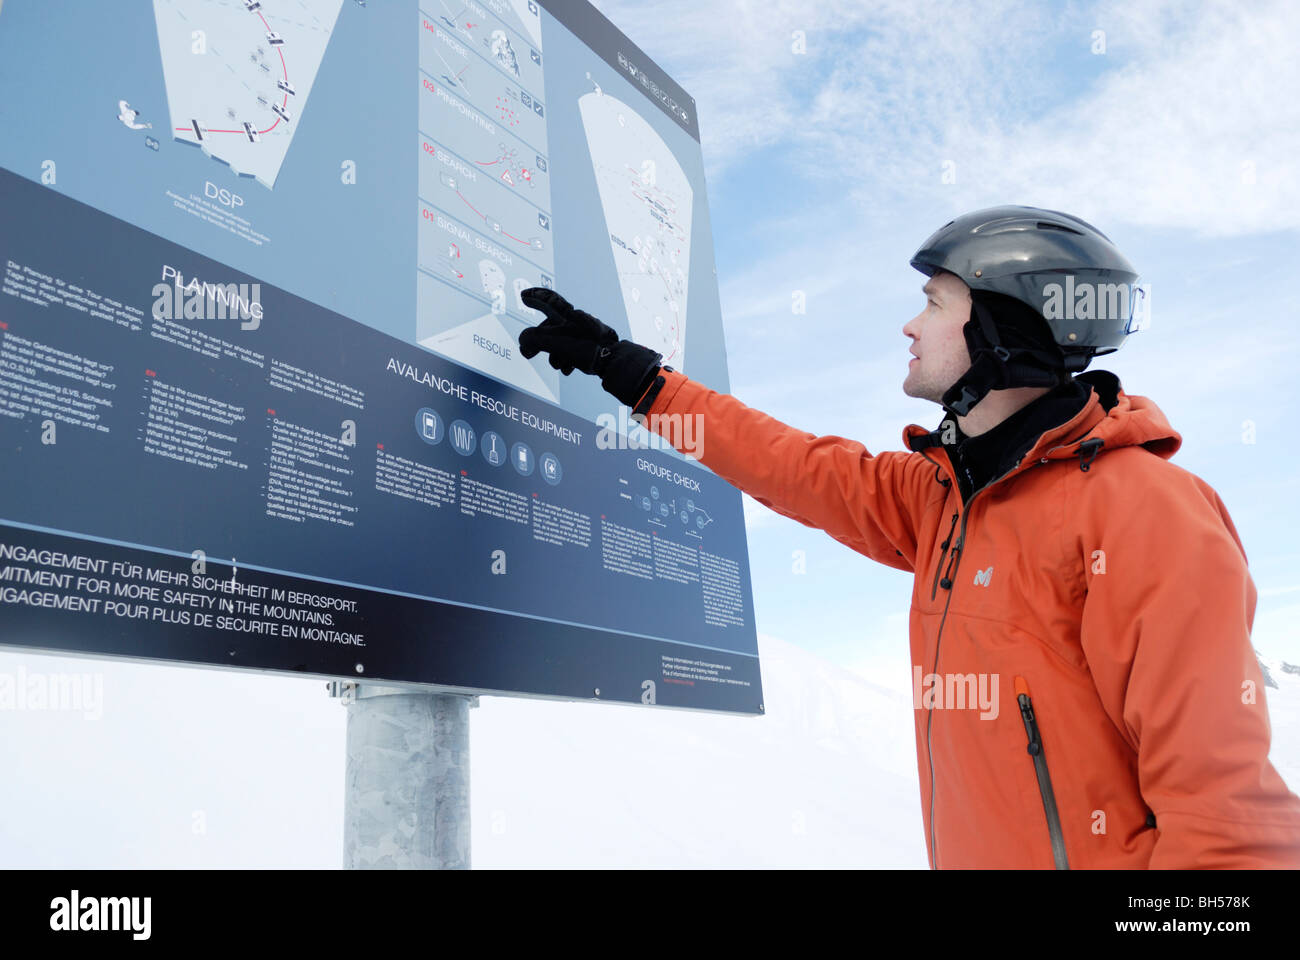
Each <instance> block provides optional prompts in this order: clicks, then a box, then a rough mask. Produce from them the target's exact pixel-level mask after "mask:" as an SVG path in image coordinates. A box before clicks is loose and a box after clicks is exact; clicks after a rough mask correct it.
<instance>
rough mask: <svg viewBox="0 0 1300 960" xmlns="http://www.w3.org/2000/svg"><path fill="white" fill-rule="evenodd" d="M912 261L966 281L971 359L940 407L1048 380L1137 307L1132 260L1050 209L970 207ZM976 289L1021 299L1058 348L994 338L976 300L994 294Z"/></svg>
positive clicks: (1115, 336) (1087, 356) (1131, 320)
mask: <svg viewBox="0 0 1300 960" xmlns="http://www.w3.org/2000/svg"><path fill="white" fill-rule="evenodd" d="M911 262H912V266H913V267H915V268H916V269H917V270H919V271H921V273H924V274H925V275H926V276H933V275H934V274H935V273H937V272H939V271H941V270H944V271H947V272H949V273H952V274H956V275H957V276H958V277H960V278H961V279H962V281H963V282H964V283H965V284H966V285H967V286H968V287H969V288H970V289H971V294H972V296H971V319H970V321H969V322H968V323H967V324H966V326H965V328H964V330H963V332H964V333H965V336H966V341H967V345H968V347H969V348H970V352H971V360H972V362H971V368H970V370H968V371H967V372H966V373H965V374H964V375H963V376H962V377H960V378H958V380H957V382H956V383H954V384H953V386H952V388H951V389H950V390H949V391H948V392H947V393H945V394H944V397H943V405H944V407H945V408H946V409H948V411H949V412H951V413H954V414H957V415H959V416H964V415H965V414H966V413H968V412H969V411H970V409H971V407H973V406H974V405H975V404H977V403H978V402H979V401H980V400H982V399H984V396H985V395H986V394H987V393H988V392H989V390H994V389H1005V388H1007V387H1013V386H1038V385H1042V384H1043V383H1045V382H1052V381H1051V380H1047V381H1045V380H1044V379H1043V377H1044V373H1043V371H1045V370H1053V369H1055V368H1057V367H1059V366H1060V365H1061V363H1062V360H1063V362H1064V373H1063V374H1062V375H1063V376H1064V375H1068V374H1069V373H1075V372H1078V371H1080V370H1083V369H1084V368H1085V367H1087V365H1088V363H1089V362H1090V361H1091V360H1092V358H1093V357H1095V356H1102V355H1105V354H1108V353H1114V352H1115V351H1116V350H1118V349H1119V348H1120V347H1121V346H1122V345H1123V344H1124V341H1125V340H1127V339H1128V336H1129V334H1131V333H1133V332H1134V330H1136V329H1137V328H1138V326H1139V318H1140V316H1141V315H1142V306H1141V304H1140V298H1141V297H1142V296H1143V292H1142V289H1141V287H1140V285H1139V283H1138V274H1137V271H1136V270H1134V269H1133V265H1132V264H1130V263H1129V262H1128V260H1127V259H1125V257H1124V255H1123V254H1121V253H1120V252H1119V250H1118V249H1117V248H1116V247H1115V244H1113V243H1112V242H1111V240H1110V238H1109V237H1107V236H1106V235H1105V234H1104V233H1102V232H1101V231H1100V230H1098V229H1097V228H1096V227H1094V226H1092V224H1090V223H1087V222H1085V221H1083V220H1080V219H1079V218H1078V217H1074V216H1070V215H1069V214H1066V213H1061V212H1059V211H1056V210H1043V209H1040V208H1038V207H1023V206H1002V207H989V208H987V209H984V210H976V211H974V212H973V213H968V214H965V215H963V216H960V217H958V218H957V219H955V220H951V221H949V222H948V223H946V224H944V225H943V226H942V227H940V228H939V229H938V230H937V231H935V233H934V234H933V235H932V236H931V237H930V238H929V239H927V240H926V241H925V242H924V243H923V244H921V247H920V249H919V250H917V251H916V253H915V254H914V255H913V257H912V261H911ZM981 294H998V295H1001V296H1006V297H1011V298H1012V299H1014V300H1018V301H1020V303H1022V304H1025V305H1026V306H1028V307H1029V308H1030V309H1031V310H1032V311H1033V312H1034V313H1036V314H1037V315H1038V316H1039V317H1042V319H1043V321H1044V322H1045V323H1046V324H1047V326H1048V328H1049V329H1050V330H1051V334H1052V337H1053V339H1054V340H1055V342H1056V346H1057V347H1058V348H1059V350H1060V354H1059V355H1055V354H1051V355H1049V354H1048V353H1047V352H1045V351H1041V350H1034V349H1027V348H1018V347H1014V346H1012V347H1005V346H1003V345H1002V344H1001V343H1000V339H999V337H998V331H997V325H996V321H995V318H994V317H993V316H992V315H991V313H990V311H989V310H988V309H987V307H986V306H984V305H982V304H986V303H987V302H989V300H994V299H996V298H986V297H984V296H981ZM1053 379H1054V378H1053Z"/></svg>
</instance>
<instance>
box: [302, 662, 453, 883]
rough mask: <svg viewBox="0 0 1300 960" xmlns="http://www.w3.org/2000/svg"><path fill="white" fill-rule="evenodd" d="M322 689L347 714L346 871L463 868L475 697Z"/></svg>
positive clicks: (366, 687)
mask: <svg viewBox="0 0 1300 960" xmlns="http://www.w3.org/2000/svg"><path fill="white" fill-rule="evenodd" d="M328 687H329V689H330V695H331V696H335V697H338V698H339V699H341V700H342V701H343V705H344V706H345V707H346V708H347V711H348V739H347V750H348V759H347V772H346V778H347V781H346V782H347V786H346V788H345V791H344V805H343V866H344V868H345V869H349V870H365V869H394V868H396V869H450V870H458V869H459V870H467V869H469V866H470V832H469V826H470V818H469V709H470V707H472V706H478V697H472V696H465V695H461V694H442V693H436V694H430V693H421V692H418V691H412V690H408V689H403V688H400V687H385V686H378V685H375V684H359V683H355V682H352V681H343V682H338V681H335V682H332V683H330V684H328Z"/></svg>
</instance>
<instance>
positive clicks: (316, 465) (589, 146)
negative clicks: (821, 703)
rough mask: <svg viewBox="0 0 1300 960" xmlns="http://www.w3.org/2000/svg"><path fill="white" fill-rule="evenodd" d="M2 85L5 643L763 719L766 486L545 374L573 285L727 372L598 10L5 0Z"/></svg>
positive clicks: (523, 4) (634, 84)
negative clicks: (543, 303)
mask: <svg viewBox="0 0 1300 960" xmlns="http://www.w3.org/2000/svg"><path fill="white" fill-rule="evenodd" d="M456 6H458V7H459V6H460V5H459V4H458V5H456ZM552 11H554V12H552ZM50 36H58V37H60V38H61V39H60V48H61V50H63V63H64V68H63V69H61V70H60V71H57V72H56V73H53V74H51V73H50V71H49V70H48V69H47V67H46V66H44V65H43V63H44V61H43V59H42V58H43V54H41V52H40V48H41V46H42V44H43V42H44V41H43V40H42V38H48V37H50ZM0 90H3V91H4V92H5V102H6V103H7V104H8V105H9V106H7V107H6V109H5V112H4V113H3V114H0V129H2V130H3V136H0V452H2V453H3V456H4V459H5V466H4V470H3V471H0V643H4V644H9V645H21V646H26V647H31V648H38V649H45V650H64V651H73V652H81V653H92V654H100V655H110V656H124V657H134V658H144V659H162V660H170V661H178V662H187V663H196V664H218V665H226V666H232V667H245V668H257V669H267V670H277V671H296V672H302V673H310V674H315V675H321V676H336V677H348V678H357V677H364V678H368V679H370V680H374V681H387V682H393V683H419V684H429V685H434V686H437V687H441V688H446V689H455V690H464V691H474V692H485V693H486V692H495V693H507V694H516V695H525V696H549V697H564V698H583V699H601V700H615V701H626V702H635V703H654V704H658V705H665V706H677V707H689V708H698V709H709V710H725V711H730V712H739V713H759V712H761V710H762V692H761V687H760V679H759V669H758V656H757V653H758V651H757V638H756V634H755V628H754V615H753V600H752V593H751V586H750V576H749V568H748V561H747V551H746V543H745V532H744V522H743V515H742V509H741V503H740V496H739V494H738V493H737V491H735V490H734V489H733V488H732V487H730V486H729V485H728V484H726V483H725V482H723V481H722V480H720V479H719V478H717V477H716V476H714V475H713V474H712V473H711V472H709V471H708V470H707V469H705V468H703V467H702V466H701V465H700V464H699V463H698V462H696V461H695V460H694V459H692V458H690V457H689V456H684V455H683V454H682V453H679V452H678V451H677V450H674V449H672V448H671V447H668V446H667V445H666V444H665V443H664V442H663V441H662V440H660V438H658V437H657V436H653V435H651V434H649V433H647V432H646V431H645V430H643V429H641V428H640V427H638V426H637V425H635V424H634V423H630V422H629V419H628V415H627V414H628V412H627V410H626V408H621V407H620V406H619V405H618V404H617V402H616V401H614V400H613V399H612V398H610V397H609V396H607V395H606V394H604V392H603V391H601V390H600V387H599V384H598V383H597V382H595V380H594V379H593V378H586V377H582V376H580V375H574V376H572V377H567V378H566V377H562V376H560V375H559V373H558V372H557V371H555V370H553V369H552V368H550V366H549V364H548V363H547V362H546V359H545V356H544V355H542V356H539V357H537V358H534V359H533V360H528V359H526V358H524V357H522V356H520V355H519V352H518V345H517V336H518V332H519V331H520V330H522V329H524V328H525V327H526V326H528V325H530V324H532V323H536V322H537V321H538V320H540V319H541V318H540V315H539V314H536V313H535V312H534V311H531V310H529V309H528V308H526V307H525V306H524V305H523V303H522V301H521V300H520V298H519V291H521V290H523V289H525V288H526V287H529V286H536V285H546V286H553V287H555V288H556V289H559V290H560V291H561V292H562V293H564V294H565V296H566V297H568V298H570V299H571V300H573V301H574V302H576V303H578V304H580V305H581V306H583V307H584V308H586V309H589V310H591V311H592V312H593V313H596V314H597V315H598V316H600V317H602V319H605V320H606V322H608V323H610V324H611V325H613V326H615V327H616V328H617V329H619V331H620V333H621V335H623V336H626V337H629V338H631V339H634V340H637V341H638V342H641V343H645V344H648V345H650V346H653V347H654V348H655V349H657V350H659V351H660V352H661V353H663V354H664V356H665V358H668V359H667V362H670V363H672V365H673V366H674V367H676V368H678V369H681V370H683V371H685V372H686V373H687V375H688V376H692V377H694V378H696V379H699V380H700V381H702V382H705V383H708V384H709V385H711V386H714V387H715V388H717V389H721V390H725V389H726V388H727V383H726V369H725V354H724V350H723V344H722V325H721V318H720V312H719V305H718V296H717V287H716V280H715V278H714V270H713V260H712V249H711V247H712V241H711V237H710V231H709V224H708V208H707V204H706V202H705V195H704V182H703V170H702V166H701V159H700V152H699V143H698V140H697V139H696V136H697V132H696V131H697V128H696V126H695V119H694V105H693V103H692V102H691V101H690V99H689V97H688V96H687V95H686V94H685V93H684V92H683V91H681V89H680V88H679V87H677V86H676V85H675V84H674V83H673V82H672V81H671V80H670V79H669V78H667V77H666V76H664V75H663V74H662V72H660V71H659V70H658V68H657V67H655V66H654V64H653V63H651V62H650V61H648V60H647V59H646V58H645V56H644V54H642V53H641V52H640V51H639V50H638V49H637V48H636V47H635V46H633V45H632V44H630V43H629V42H628V41H627V40H626V38H624V37H623V36H622V35H621V34H620V33H618V31H617V30H615V29H614V28H613V27H612V26H611V25H610V24H609V23H608V21H605V20H604V18H603V17H601V16H600V15H599V14H598V13H596V12H595V11H594V10H593V9H591V8H590V7H587V6H586V5H585V4H575V3H571V2H570V3H556V4H551V3H540V4H539V3H536V2H533V0H493V2H485V3H474V2H469V3H467V4H466V5H465V9H464V10H463V11H461V12H460V13H459V14H456V15H455V16H453V15H452V13H451V12H450V10H449V9H448V8H445V7H444V6H443V5H441V4H423V5H421V4H409V5H407V4H364V5H363V4H361V3H357V2H352V0H349V2H344V0H263V2H243V0H241V2H232V3H227V4H212V3H208V2H205V0H155V2H154V3H152V4H147V3H140V4H132V5H129V6H128V5H106V4H97V3H69V4H57V5H49V4H41V3H38V2H35V0H7V2H6V3H5V4H4V6H3V7H2V8H0ZM682 427H683V433H682V437H683V439H684V440H685V441H686V443H687V444H688V445H689V444H690V443H691V442H692V434H691V425H690V424H683V425H682ZM704 439H705V438H704V437H703V436H702V435H700V436H697V437H695V438H694V440H695V442H696V443H703V442H704Z"/></svg>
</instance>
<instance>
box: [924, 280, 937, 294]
mask: <svg viewBox="0 0 1300 960" xmlns="http://www.w3.org/2000/svg"><path fill="white" fill-rule="evenodd" d="M921 292H922V293H924V294H925V295H926V296H927V297H937V296H938V294H939V288H938V287H936V286H935V285H934V281H933V280H927V281H925V286H923V287H922V288H921Z"/></svg>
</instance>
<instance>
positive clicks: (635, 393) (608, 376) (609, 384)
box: [519, 287, 663, 407]
mask: <svg viewBox="0 0 1300 960" xmlns="http://www.w3.org/2000/svg"><path fill="white" fill-rule="evenodd" d="M519 298H520V299H521V300H523V302H524V304H525V305H526V306H529V307H532V308H533V309H534V310H540V311H541V312H542V313H544V314H546V319H545V320H543V321H542V322H541V323H539V324H538V325H537V326H535V327H529V328H528V329H527V330H525V331H523V332H522V333H520V334H519V352H520V353H522V354H523V355H524V356H525V357H526V358H528V359H530V360H531V359H532V358H533V357H535V356H537V354H538V353H539V352H540V351H542V350H545V351H546V352H547V353H548V354H549V357H548V359H549V361H550V364H551V366H552V367H554V368H555V369H556V370H559V371H560V372H561V373H562V374H564V375H565V376H566V377H567V376H568V375H569V374H571V373H572V372H573V371H574V370H581V371H582V372H583V373H588V374H592V375H593V376H597V377H600V385H601V386H602V387H604V388H605V390H606V391H607V392H608V393H611V394H613V395H614V396H615V397H616V398H617V399H618V400H619V401H620V402H621V403H624V404H626V405H627V406H629V407H631V406H635V404H636V402H637V400H639V399H640V398H641V395H642V394H644V393H645V392H646V390H648V389H649V388H650V385H651V384H652V383H654V379H655V375H656V374H658V373H659V361H661V360H662V359H663V354H661V353H657V352H656V351H654V350H651V349H650V348H649V347H643V346H641V345H640V344H638V343H633V342H632V341H631V340H620V339H619V338H618V334H617V333H615V332H614V329H613V328H612V327H610V326H609V325H607V324H605V323H602V322H601V321H599V320H597V319H596V318H595V317H593V316H592V315H591V314H589V313H587V312H586V311H585V310H578V309H577V308H576V307H574V306H573V304H571V303H569V301H568V300H565V299H564V298H563V297H562V296H560V295H559V294H558V293H556V292H555V291H554V290H551V289H548V288H547V287H529V288H528V289H527V290H524V291H522V292H521V293H520V294H519Z"/></svg>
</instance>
